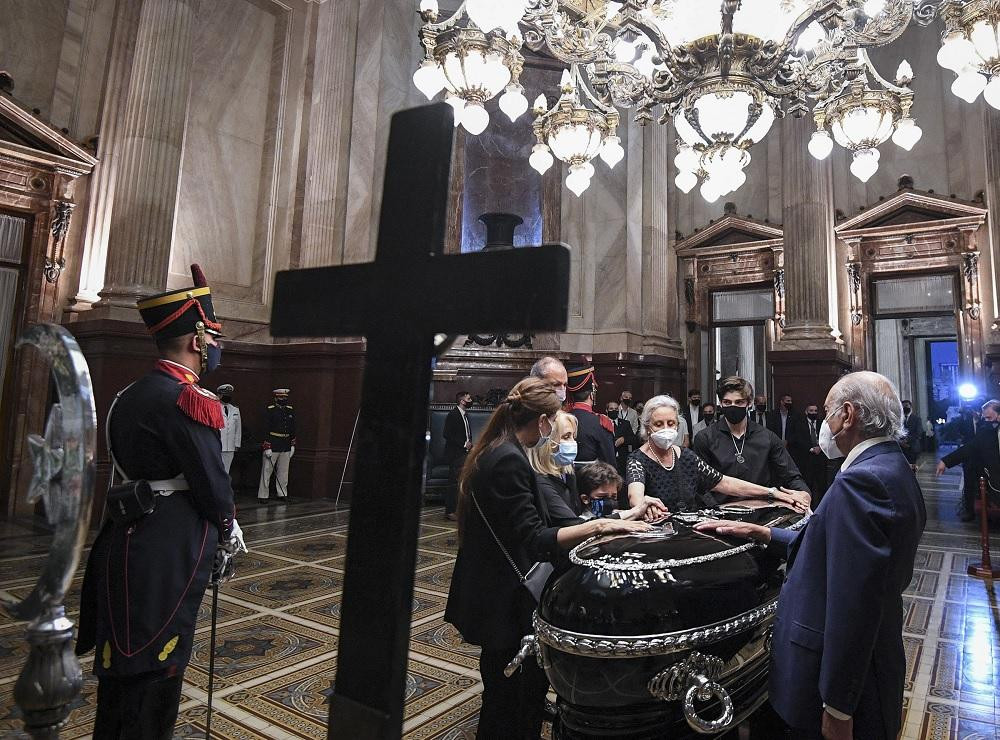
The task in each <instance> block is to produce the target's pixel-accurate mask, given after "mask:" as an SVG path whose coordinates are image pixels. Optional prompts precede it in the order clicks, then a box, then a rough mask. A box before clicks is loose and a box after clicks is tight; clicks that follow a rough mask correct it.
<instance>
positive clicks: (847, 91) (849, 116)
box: [414, 0, 1000, 201]
mask: <svg viewBox="0 0 1000 740" xmlns="http://www.w3.org/2000/svg"><path fill="white" fill-rule="evenodd" d="M942 3H945V4H946V5H947V4H954V5H959V6H962V7H963V8H966V10H963V11H962V13H959V14H958V15H957V16H956V15H955V13H952V14H951V15H948V16H947V19H946V22H947V23H949V24H950V25H949V28H950V29H952V30H951V33H952V35H954V34H955V32H956V31H955V29H959V30H958V31H957V32H958V33H960V34H965V35H964V36H963V38H965V37H966V36H968V37H969V38H966V44H967V46H962V48H961V49H959V51H962V50H963V49H964V51H962V53H961V54H959V53H957V52H956V53H954V54H952V57H954V58H955V59H958V58H959V57H961V59H962V63H963V65H965V66H963V67H962V69H965V68H966V67H968V66H969V64H970V62H969V59H971V57H970V55H969V53H968V48H969V46H975V47H976V49H977V52H976V54H977V55H978V56H977V57H976V59H977V60H981V61H982V64H981V65H980V68H979V69H980V71H978V72H976V74H977V75H978V76H979V77H980V78H981V79H982V81H983V85H984V86H988V85H987V84H986V80H987V77H990V76H992V80H994V81H995V80H996V79H997V73H998V70H997V68H996V60H995V56H996V54H995V51H996V43H995V42H996V40H997V39H996V13H995V12H993V14H992V15H989V14H988V13H987V14H986V16H984V17H987V20H988V21H989V23H992V25H989V23H986V26H981V25H980V26H976V25H975V24H976V23H978V22H979V21H978V20H977V21H973V20H969V23H971V25H970V26H969V27H968V28H966V27H965V26H961V24H960V22H959V20H961V23H965V21H966V20H967V19H966V16H969V18H970V19H971V17H972V15H974V14H973V13H972V12H971V11H968V10H967V6H972V5H975V6H976V7H980V6H981V5H982V4H983V3H985V4H986V5H987V6H988V7H991V8H994V9H995V8H996V7H997V5H998V3H1000V0H622V1H621V2H614V1H612V0H466V2H463V3H462V4H461V5H460V6H459V7H458V9H457V10H456V12H455V13H454V15H452V16H451V17H450V18H448V19H447V20H444V21H439V20H438V9H437V5H436V0H421V5H420V8H421V15H422V18H423V20H424V25H423V26H422V28H421V30H420V40H421V43H422V44H423V47H424V51H425V55H424V57H425V58H424V62H423V64H422V65H421V67H420V69H418V70H417V73H416V74H415V75H414V82H415V83H416V84H417V85H418V87H420V89H421V90H422V91H423V92H424V93H425V94H427V95H428V97H433V96H434V95H436V94H437V93H439V92H440V91H441V90H444V91H445V95H446V99H447V100H448V101H449V102H451V103H452V105H454V106H455V108H456V111H457V120H459V121H460V122H461V124H462V125H463V126H465V128H466V129H468V130H469V131H470V132H472V133H478V132H480V131H482V130H483V129H484V128H485V126H486V125H487V123H488V115H487V114H486V112H485V109H484V108H483V104H484V103H485V102H486V101H487V100H489V99H491V98H493V97H495V96H497V95H499V94H500V93H501V91H502V90H505V92H504V93H503V96H502V97H501V98H500V101H499V102H500V107H501V110H503V111H504V112H506V113H508V115H510V117H511V119H512V120H513V119H514V118H516V117H517V116H518V115H520V113H522V112H523V111H524V110H525V108H526V107H527V101H526V100H524V93H523V89H522V88H521V87H520V84H519V82H518V79H519V76H520V73H521V69H522V67H523V64H524V59H523V56H522V55H521V50H522V49H523V48H524V47H526V48H528V49H529V50H531V51H532V52H535V53H538V54H542V55H545V56H548V57H551V58H553V59H556V60H558V61H560V62H562V63H563V64H565V65H566V67H567V69H568V70H570V77H571V80H572V82H573V92H572V94H571V95H570V97H567V95H568V93H566V92H565V88H564V91H563V93H562V96H561V97H560V99H559V101H558V102H557V103H556V105H555V106H554V107H553V109H552V110H546V109H545V107H544V104H543V106H542V108H541V110H542V111H543V115H540V114H539V113H538V111H536V121H535V131H536V136H537V138H538V144H537V145H536V146H535V148H534V150H533V152H532V155H531V164H532V166H533V167H535V169H537V170H539V171H545V170H546V169H547V168H548V166H550V165H551V163H552V161H553V160H552V157H553V155H555V157H556V158H558V159H560V160H561V161H563V162H566V163H567V164H568V165H569V167H570V173H569V176H568V177H567V186H569V187H570V188H571V189H573V191H574V192H577V191H578V190H579V191H580V192H582V190H583V189H584V188H585V187H586V185H587V183H588V182H589V179H590V174H591V173H592V171H593V167H592V165H591V164H590V162H591V160H592V159H593V158H594V156H596V155H597V154H598V153H601V154H602V155H603V154H604V150H605V148H607V150H608V155H609V157H610V160H615V152H616V151H618V150H620V143H619V142H618V140H617V137H615V136H614V128H613V127H611V128H609V127H608V124H609V123H610V122H611V120H612V119H611V118H610V115H611V114H614V113H615V109H623V110H624V109H630V110H631V111H632V115H633V117H634V119H635V120H636V121H637V122H638V123H640V124H646V123H649V122H651V121H653V120H654V119H655V120H656V121H658V122H659V123H666V122H668V121H669V122H672V123H673V125H674V128H675V132H676V135H677V146H678V149H677V155H676V158H675V164H676V166H677V171H678V175H677V177H676V180H675V182H676V184H677V187H678V188H679V189H681V190H683V191H684V192H689V191H690V190H691V189H693V188H694V187H695V185H697V184H698V183H699V182H700V183H701V188H700V192H701V194H702V196H703V197H704V198H705V199H706V200H708V201H715V200H717V199H718V198H720V197H722V196H723V195H725V194H727V193H730V192H732V191H734V190H736V189H738V188H739V187H740V186H741V185H742V184H743V182H744V181H745V180H746V174H745V169H746V167H747V165H748V164H749V162H750V159H751V155H750V150H751V148H752V147H753V145H754V144H756V143H757V142H759V141H761V140H762V139H763V138H764V136H766V135H767V133H768V131H769V130H770V129H771V126H772V124H773V123H774V120H775V119H776V118H780V117H782V116H784V115H785V114H786V113H793V114H795V115H802V114H804V113H806V112H807V111H808V110H809V109H810V108H814V116H815V118H816V122H817V126H818V129H819V131H818V132H817V135H816V137H815V138H814V142H813V144H812V145H811V146H810V151H812V152H813V153H814V154H817V153H822V152H823V151H824V150H825V153H826V154H829V151H830V150H831V149H832V144H833V140H836V141H837V142H838V143H840V144H841V146H843V147H845V148H847V149H849V150H851V151H852V152H854V162H855V165H856V166H852V172H854V174H855V175H857V176H858V177H861V178H862V179H867V177H870V176H871V173H872V172H874V168H873V165H874V166H875V167H877V159H878V149H877V147H878V145H879V144H881V143H883V142H884V141H885V140H886V139H888V138H890V137H892V138H893V140H894V141H895V142H896V143H897V144H899V145H900V146H902V147H903V148H909V147H912V146H913V145H914V144H915V143H916V141H917V139H919V137H920V129H919V127H917V126H916V124H915V122H914V121H913V119H912V118H911V117H910V116H909V110H910V107H911V105H912V99H913V93H912V90H910V88H909V77H912V73H907V75H904V76H900V75H897V80H896V83H895V84H893V83H890V82H887V81H886V80H884V79H883V78H882V77H880V76H879V75H878V73H877V72H876V71H875V69H874V67H873V66H872V64H871V61H870V59H869V58H868V56H867V54H866V53H865V49H867V48H869V47H873V46H882V45H886V44H889V43H891V42H893V41H895V40H896V39H897V38H898V37H899V36H900V35H901V34H902V32H903V31H904V30H905V29H906V27H907V26H908V25H909V23H910V22H911V21H912V20H915V21H916V22H917V23H919V24H921V25H927V24H928V23H930V22H931V21H932V20H933V19H934V17H935V15H936V13H937V10H938V7H939V6H940V5H941V4H942ZM948 7H950V5H948ZM977 12H978V11H977ZM976 17H977V18H978V17H979V16H978V15H977V16H976ZM984 22H985V21H984ZM987 27H988V30H990V29H991V31H992V33H993V36H992V39H993V46H990V44H989V43H987V42H988V39H987V35H988V34H987V33H986V32H985V31H982V30H977V31H975V33H976V37H975V38H974V39H972V40H971V41H969V39H971V38H972V37H971V36H970V34H972V33H973V31H974V30H975V29H979V28H987ZM948 38H951V37H950V36H949V37H948ZM947 43H948V41H947V39H946V46H947ZM948 48H949V49H954V48H956V47H954V45H952V46H950V47H948ZM990 53H993V57H989V59H993V61H992V62H989V61H988V55H989V54H990ZM963 54H964V56H963ZM470 55H472V56H473V57H474V60H473V62H472V64H471V67H472V74H471V75H470V72H469V67H470V64H469V62H468V59H469V58H470ZM952 57H949V59H952ZM480 60H482V61H480ZM463 63H464V66H463ZM956 63H957V62H956ZM501 65H502V66H504V67H506V70H507V72H509V74H507V73H505V72H502V71H501V70H500V69H499V66H501ZM984 65H985V66H984ZM991 65H992V66H991ZM907 66H908V65H907ZM459 70H461V71H462V73H461V74H460V73H459ZM903 71H906V70H905V69H904V70H903ZM470 76H471V78H472V79H470ZM564 79H565V78H564ZM960 79H961V75H960ZM977 84H978V83H977ZM989 85H993V87H992V88H991V90H998V89H1000V83H996V82H989ZM581 93H582V95H583V98H584V100H583V103H581ZM977 94H978V92H977ZM989 95H991V96H992V95H995V93H993V92H990V93H989ZM470 108H472V109H473V111H471V112H470V111H469V109H470ZM571 109H572V110H574V111H577V112H576V113H574V114H573V115H576V116H577V120H575V121H574V124H573V125H574V126H576V128H573V129H572V130H573V131H574V132H575V133H574V135H573V136H572V137H570V136H569V135H568V133H562V134H561V135H560V137H559V139H558V143H555V139H554V138H553V132H554V131H562V132H567V131H569V130H570V129H569V128H567V126H569V124H568V123H566V121H567V120H570V119H572V115H570V114H569V113H567V111H569V110H571ZM584 111H586V112H584ZM467 118H468V120H467ZM614 124H617V117H615V119H614ZM585 134H586V135H585ZM831 134H832V138H831ZM569 141H572V146H570V145H569V144H566V143H565V142H569ZM554 143H555V146H553V144H554ZM616 146H617V147H618V150H616V149H615V147H616ZM824 156H825V154H824ZM602 158H604V159H606V160H608V157H603V156H602ZM615 161H616V160H615Z"/></svg>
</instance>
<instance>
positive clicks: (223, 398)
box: [219, 396, 233, 403]
mask: <svg viewBox="0 0 1000 740" xmlns="http://www.w3.org/2000/svg"><path fill="white" fill-rule="evenodd" d="M219 400H220V401H222V402H223V403H232V402H233V397H232V396H219Z"/></svg>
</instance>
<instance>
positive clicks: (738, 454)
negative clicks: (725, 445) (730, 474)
mask: <svg viewBox="0 0 1000 740" xmlns="http://www.w3.org/2000/svg"><path fill="white" fill-rule="evenodd" d="M730 439H731V440H732V441H733V448H734V449H735V450H736V462H738V463H739V464H740V465H742V464H743V463H745V462H746V458H744V457H743V450H744V448H745V447H746V446H747V435H746V432H744V433H743V437H742V440H743V446H742V447H737V445H736V437H734V436H730Z"/></svg>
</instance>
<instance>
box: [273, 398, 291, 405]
mask: <svg viewBox="0 0 1000 740" xmlns="http://www.w3.org/2000/svg"><path fill="white" fill-rule="evenodd" d="M274 402H275V403H276V404H278V405H279V406H284V405H286V404H287V403H288V399H287V398H276V399H274Z"/></svg>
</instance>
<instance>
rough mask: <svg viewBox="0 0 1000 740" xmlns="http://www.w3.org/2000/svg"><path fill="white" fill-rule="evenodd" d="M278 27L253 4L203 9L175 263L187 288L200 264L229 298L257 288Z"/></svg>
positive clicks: (229, 0) (231, 2)
mask: <svg viewBox="0 0 1000 740" xmlns="http://www.w3.org/2000/svg"><path fill="white" fill-rule="evenodd" d="M275 21H276V19H275V16H274V14H272V13H270V12H267V11H266V10H262V9H261V8H259V7H257V6H256V5H253V4H251V3H249V2H246V0H218V2H216V3H212V4H207V5H203V6H202V8H201V12H200V14H199V23H198V29H197V32H196V37H195V49H194V58H195V61H194V73H193V82H192V89H191V102H190V109H189V112H188V123H187V130H186V133H185V142H184V159H183V163H182V166H181V183H180V193H179V196H178V211H177V220H176V224H175V227H174V244H173V250H172V252H171V257H170V272H171V277H172V278H173V279H177V280H179V281H180V283H181V284H183V282H184V280H185V279H186V278H187V276H188V274H189V273H188V265H190V264H191V262H200V263H201V265H202V267H204V268H205V270H206V273H207V274H208V275H212V276H216V277H214V278H213V282H220V283H221V282H225V283H226V284H228V285H229V286H230V292H233V290H232V289H233V288H243V289H249V288H250V286H251V282H252V277H253V256H254V254H255V253H256V252H258V249H257V246H258V237H259V235H258V234H257V233H256V231H257V218H256V214H257V209H258V206H259V203H260V196H261V189H262V188H264V191H265V193H266V192H267V186H268V180H269V179H270V178H268V177H267V176H266V173H262V172H261V165H262V163H263V160H264V145H265V139H266V134H267V126H268V124H269V123H270V122H269V121H268V120H267V112H268V98H269V95H270V92H271V91H270V87H271V85H270V82H271V75H270V70H271V67H272V55H273V52H274V49H275V31H276V23H275ZM280 41H283V39H279V42H280ZM262 174H264V175H265V176H264V177H263V178H262V177H261V175H262Z"/></svg>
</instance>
